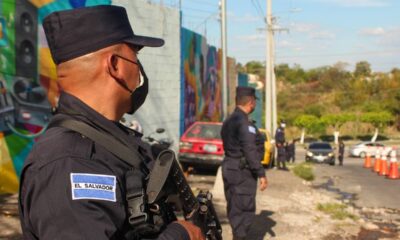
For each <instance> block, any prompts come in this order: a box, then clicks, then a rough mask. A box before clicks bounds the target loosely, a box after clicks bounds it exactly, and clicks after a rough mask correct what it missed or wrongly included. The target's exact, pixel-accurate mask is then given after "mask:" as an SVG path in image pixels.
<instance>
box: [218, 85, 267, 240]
mask: <svg viewBox="0 0 400 240" xmlns="http://www.w3.org/2000/svg"><path fill="white" fill-rule="evenodd" d="M255 107H256V96H255V89H254V88H250V87H237V89H236V108H235V110H234V112H233V113H232V114H231V115H230V116H229V117H228V118H227V119H226V120H225V121H224V123H223V125H222V130H221V137H222V141H223V145H224V151H225V158H224V160H223V162H222V175H223V181H224V190H225V197H226V201H227V211H228V219H229V223H230V225H231V227H232V232H233V239H245V238H246V236H247V233H248V230H249V227H250V225H251V223H252V220H253V219H254V216H255V208H256V202H255V197H256V191H257V178H258V179H259V180H260V190H261V191H263V190H265V189H266V188H267V178H266V176H265V170H264V168H263V166H262V165H261V159H262V157H263V154H262V153H261V152H260V151H258V147H257V145H256V137H257V134H259V133H258V129H257V128H256V127H255V126H254V125H253V123H252V122H251V121H250V120H249V117H248V115H249V114H250V113H251V112H253V111H254V109H255Z"/></svg>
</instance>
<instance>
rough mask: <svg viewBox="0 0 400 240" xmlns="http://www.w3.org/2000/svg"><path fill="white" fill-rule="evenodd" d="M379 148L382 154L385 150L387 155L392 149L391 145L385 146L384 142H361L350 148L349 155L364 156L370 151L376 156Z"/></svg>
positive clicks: (371, 154)
mask: <svg viewBox="0 0 400 240" xmlns="http://www.w3.org/2000/svg"><path fill="white" fill-rule="evenodd" d="M378 149H380V151H381V154H382V150H383V151H384V152H385V153H386V155H389V153H390V152H391V151H392V148H391V147H388V146H385V145H383V144H382V143H377V142H360V143H358V144H356V145H354V146H351V147H350V148H349V156H351V157H361V158H364V157H365V156H366V155H367V153H369V154H370V156H375V154H376V151H377V150H378Z"/></svg>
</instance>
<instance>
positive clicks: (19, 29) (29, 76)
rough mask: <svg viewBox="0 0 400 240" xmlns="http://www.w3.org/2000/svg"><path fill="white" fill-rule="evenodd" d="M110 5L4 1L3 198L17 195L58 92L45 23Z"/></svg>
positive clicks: (0, 93)
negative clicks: (52, 16)
mask: <svg viewBox="0 0 400 240" xmlns="http://www.w3.org/2000/svg"><path fill="white" fill-rule="evenodd" d="M98 4H110V1H109V0H57V1H52V0H31V1H27V0H15V1H0V193H4V192H10V193H12V192H17V191H18V179H19V176H20V174H21V169H22V165H23V162H24V160H25V158H26V156H27V155H28V153H29V151H30V150H31V148H32V145H33V143H34V141H35V138H36V137H37V136H39V135H40V134H41V133H42V132H43V130H44V129H45V128H46V125H47V123H48V122H49V119H50V117H51V106H52V105H53V106H54V104H55V102H56V100H57V96H58V94H59V90H58V87H57V83H56V71H55V65H54V63H53V61H52V59H51V56H50V51H49V49H48V47H47V43H46V39H45V36H44V32H43V28H42V27H41V23H42V20H43V18H44V17H45V16H47V15H48V14H49V13H51V12H53V11H57V10H63V9H72V8H77V7H81V6H92V5H98Z"/></svg>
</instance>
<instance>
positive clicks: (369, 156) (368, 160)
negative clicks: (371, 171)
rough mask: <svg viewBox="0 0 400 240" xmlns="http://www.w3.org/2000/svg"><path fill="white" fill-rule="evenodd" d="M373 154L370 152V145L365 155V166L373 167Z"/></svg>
mask: <svg viewBox="0 0 400 240" xmlns="http://www.w3.org/2000/svg"><path fill="white" fill-rule="evenodd" d="M371 167H372V165H371V154H370V153H369V147H368V150H367V155H366V156H365V161H364V168H371Z"/></svg>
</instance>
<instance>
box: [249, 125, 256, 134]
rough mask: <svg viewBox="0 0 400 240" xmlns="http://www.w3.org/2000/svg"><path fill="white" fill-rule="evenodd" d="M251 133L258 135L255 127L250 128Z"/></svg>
mask: <svg viewBox="0 0 400 240" xmlns="http://www.w3.org/2000/svg"><path fill="white" fill-rule="evenodd" d="M249 132H251V133H254V134H256V128H255V127H253V126H249Z"/></svg>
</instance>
